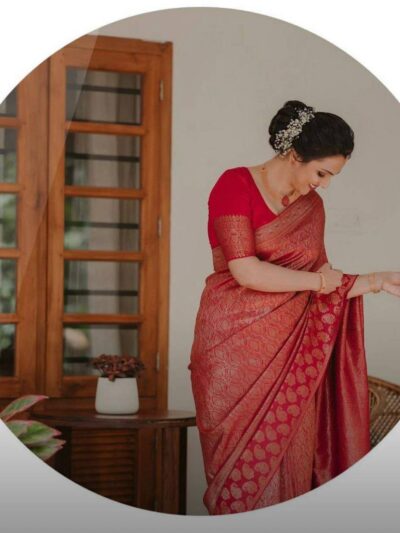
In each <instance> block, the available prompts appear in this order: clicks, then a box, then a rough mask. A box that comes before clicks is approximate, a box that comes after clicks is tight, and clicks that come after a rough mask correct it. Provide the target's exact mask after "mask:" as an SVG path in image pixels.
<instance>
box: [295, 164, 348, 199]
mask: <svg viewBox="0 0 400 533" xmlns="http://www.w3.org/2000/svg"><path fill="white" fill-rule="evenodd" d="M347 161H348V158H346V157H344V156H342V155H335V156H330V157H324V158H322V159H314V160H312V161H310V162H308V163H302V162H301V161H300V160H296V159H295V158H294V156H293V157H292V164H293V166H294V168H293V170H294V172H293V176H294V178H293V186H294V188H295V189H296V190H297V192H298V193H299V194H302V195H305V194H308V193H309V192H310V190H311V189H312V188H317V187H322V188H323V189H326V188H327V187H329V184H330V181H331V178H332V176H335V175H336V174H339V172H340V171H341V170H342V168H343V167H344V165H345V164H346V162H347Z"/></svg>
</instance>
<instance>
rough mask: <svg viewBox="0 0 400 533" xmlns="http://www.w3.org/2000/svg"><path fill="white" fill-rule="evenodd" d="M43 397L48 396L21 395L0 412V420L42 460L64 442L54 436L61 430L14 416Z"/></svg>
mask: <svg viewBox="0 0 400 533" xmlns="http://www.w3.org/2000/svg"><path fill="white" fill-rule="evenodd" d="M45 398H48V396H43V395H38V394H28V395H26V396H21V397H20V398H17V399H16V400H14V401H12V402H11V403H9V404H8V405H7V406H6V407H5V408H4V409H3V410H2V411H1V412H0V420H2V421H3V422H4V423H5V424H6V426H7V427H8V428H9V429H10V430H11V431H12V432H13V433H14V435H15V436H16V437H18V438H19V440H20V441H21V442H22V443H23V444H25V446H27V447H28V448H29V449H30V450H31V451H32V452H33V453H34V454H35V455H37V456H38V457H40V459H43V461H47V460H48V459H50V457H52V456H53V455H54V454H55V453H56V452H58V450H60V449H61V448H62V447H63V445H64V444H65V440H61V439H56V438H54V437H58V436H59V435H61V432H60V431H58V430H57V429H53V428H51V427H49V426H46V424H42V423H41V422H37V421H36V420H25V419H18V418H15V417H16V416H17V415H19V414H21V413H23V412H25V411H27V410H28V409H30V408H31V407H32V406H33V405H35V404H36V403H37V402H39V401H40V400H44V399H45Z"/></svg>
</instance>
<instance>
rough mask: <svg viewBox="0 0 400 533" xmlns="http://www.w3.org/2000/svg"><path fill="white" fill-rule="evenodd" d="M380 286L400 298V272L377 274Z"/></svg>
mask: <svg viewBox="0 0 400 533" xmlns="http://www.w3.org/2000/svg"><path fill="white" fill-rule="evenodd" d="M376 278H377V280H378V286H379V287H382V290H384V291H385V292H387V293H389V294H393V295H394V296H400V272H377V273H376Z"/></svg>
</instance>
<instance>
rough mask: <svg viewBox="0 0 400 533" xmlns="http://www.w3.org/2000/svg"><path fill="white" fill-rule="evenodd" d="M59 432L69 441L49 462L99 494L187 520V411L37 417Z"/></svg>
mask: <svg viewBox="0 0 400 533" xmlns="http://www.w3.org/2000/svg"><path fill="white" fill-rule="evenodd" d="M32 418H34V419H35V420H39V421H41V422H43V423H44V424H47V425H49V426H51V427H54V428H57V429H59V430H60V431H61V433H62V435H60V437H59V438H61V439H64V440H66V443H65V444H64V447H63V449H62V450H60V451H59V452H57V453H56V454H55V455H54V456H53V457H52V458H51V459H50V460H49V462H48V464H50V466H52V467H53V468H55V469H56V470H57V471H58V472H60V473H61V474H63V475H64V476H66V477H68V478H69V479H71V480H72V481H75V482H76V483H78V484H80V485H82V486H84V487H86V488H88V489H90V490H92V491H94V492H97V493H98V494H101V495H103V496H106V497H107V498H111V499H113V500H116V501H119V502H121V503H126V504H128V505H133V506H135V507H139V508H142V509H147V510H152V511H159V512H163V513H173V514H186V447H187V428H188V427H189V426H195V425H196V418H195V415H194V413H192V412H188V411H169V410H166V411H140V412H138V413H136V414H134V415H101V414H98V413H96V412H95V411H83V410H82V411H81V410H72V409H69V410H62V411H57V412H56V411H54V412H46V411H41V412H37V413H34V415H33V416H32Z"/></svg>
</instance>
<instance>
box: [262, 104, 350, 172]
mask: <svg viewBox="0 0 400 533" xmlns="http://www.w3.org/2000/svg"><path fill="white" fill-rule="evenodd" d="M299 111H308V112H312V113H313V115H314V118H312V119H311V120H309V121H308V122H306V123H305V124H304V125H303V127H302V130H301V133H300V134H299V135H298V136H297V137H295V138H294V140H293V142H292V146H293V148H294V149H295V150H296V152H297V153H298V154H299V155H300V157H301V158H302V159H303V161H304V162H307V161H311V160H313V159H318V158H323V157H328V156H334V155H338V154H341V155H343V156H345V157H348V156H350V155H351V152H352V151H353V148H354V133H353V130H352V129H351V128H350V126H349V125H348V124H347V123H346V122H345V121H344V120H343V119H342V118H341V117H339V116H337V115H334V114H333V113H325V112H321V111H319V112H315V111H314V108H313V107H311V106H308V105H307V104H305V103H304V102H301V101H300V100H287V101H286V102H285V103H284V105H283V106H282V107H281V108H280V109H279V110H278V111H277V113H276V114H275V116H274V117H273V118H272V120H271V123H270V125H269V128H268V133H269V144H270V145H271V146H272V148H273V149H274V150H275V151H279V150H278V149H277V147H276V146H277V145H278V146H279V144H278V143H277V139H276V135H277V133H278V132H280V131H281V130H284V129H286V128H287V127H288V125H289V123H290V121H291V120H294V119H297V118H299Z"/></svg>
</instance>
